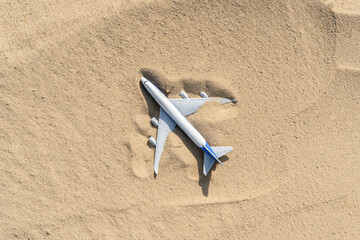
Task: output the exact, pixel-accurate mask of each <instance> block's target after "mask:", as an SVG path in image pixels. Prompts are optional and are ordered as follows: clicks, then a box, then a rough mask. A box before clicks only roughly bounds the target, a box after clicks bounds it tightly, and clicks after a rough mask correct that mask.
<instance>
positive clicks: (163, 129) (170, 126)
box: [154, 107, 176, 174]
mask: <svg viewBox="0 0 360 240" xmlns="http://www.w3.org/2000/svg"><path fill="white" fill-rule="evenodd" d="M175 127H176V123H175V122H174V121H173V120H172V119H171V117H170V116H169V115H168V114H167V113H166V112H165V110H164V109H163V108H162V107H160V114H159V125H158V131H157V137H156V149H155V160H154V171H155V173H156V174H158V170H159V163H160V157H161V153H162V151H163V149H164V145H165V142H166V138H167V136H168V134H169V133H170V132H171V131H173V130H174V128H175Z"/></svg>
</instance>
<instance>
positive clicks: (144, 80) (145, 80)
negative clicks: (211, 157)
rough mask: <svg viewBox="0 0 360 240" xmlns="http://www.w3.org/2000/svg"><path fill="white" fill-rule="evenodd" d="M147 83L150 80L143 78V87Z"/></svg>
mask: <svg viewBox="0 0 360 240" xmlns="http://www.w3.org/2000/svg"><path fill="white" fill-rule="evenodd" d="M147 81H148V80H147V79H146V78H144V77H141V83H142V84H143V85H145V83H146V82H147Z"/></svg>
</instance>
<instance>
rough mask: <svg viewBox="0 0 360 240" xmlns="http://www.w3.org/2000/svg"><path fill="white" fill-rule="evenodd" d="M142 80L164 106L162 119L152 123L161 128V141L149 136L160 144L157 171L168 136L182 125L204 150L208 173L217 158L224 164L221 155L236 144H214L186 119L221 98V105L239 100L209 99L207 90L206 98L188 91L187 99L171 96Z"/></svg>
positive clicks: (156, 153) (202, 93)
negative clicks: (194, 95)
mask: <svg viewBox="0 0 360 240" xmlns="http://www.w3.org/2000/svg"><path fill="white" fill-rule="evenodd" d="M141 82H142V84H143V85H144V87H145V89H146V90H147V91H148V92H149V94H150V95H151V96H152V97H153V98H154V99H155V101H156V102H157V103H158V104H159V105H160V115H159V121H157V120H156V119H155V118H152V119H151V123H153V124H154V125H155V126H157V127H158V132H157V140H156V141H155V139H154V138H153V137H150V138H149V142H150V143H151V144H153V145H154V146H155V147H156V150H155V160H154V171H155V174H158V171H159V162H160V157H161V153H162V151H163V149H164V145H165V141H166V138H167V135H168V134H169V133H170V132H171V131H173V130H174V128H175V126H176V125H178V126H179V127H180V128H181V129H182V130H183V131H184V132H185V134H186V135H187V136H188V137H189V138H190V139H191V140H192V141H193V142H194V143H195V144H196V145H197V146H198V147H199V148H201V150H203V151H204V153H205V154H204V168H203V173H204V175H205V176H206V175H207V174H208V172H209V171H210V169H211V167H212V165H213V164H214V163H215V161H217V162H219V163H220V164H221V165H223V164H222V163H221V162H220V160H219V158H220V157H221V156H223V155H225V154H226V153H228V152H230V151H232V150H233V148H232V147H210V146H209V144H208V143H207V142H206V140H205V139H204V137H203V136H202V135H201V134H200V133H199V132H198V131H197V130H196V129H195V128H194V126H193V125H191V123H190V122H189V121H188V120H187V119H186V118H185V117H186V116H188V115H190V114H193V113H195V112H196V111H197V110H199V108H200V107H201V106H202V105H203V104H204V103H205V102H207V101H218V102H220V103H221V104H226V103H231V102H236V100H235V99H234V100H229V99H226V98H209V97H208V96H207V94H206V93H204V92H201V93H200V95H201V96H202V98H189V97H188V95H187V94H186V93H185V91H182V92H181V93H180V95H181V96H182V97H183V99H168V98H167V97H166V96H165V95H164V94H163V93H162V92H161V91H160V90H159V89H158V88H157V87H156V86H155V85H154V84H153V83H152V82H150V81H149V80H147V79H146V78H144V77H142V78H141Z"/></svg>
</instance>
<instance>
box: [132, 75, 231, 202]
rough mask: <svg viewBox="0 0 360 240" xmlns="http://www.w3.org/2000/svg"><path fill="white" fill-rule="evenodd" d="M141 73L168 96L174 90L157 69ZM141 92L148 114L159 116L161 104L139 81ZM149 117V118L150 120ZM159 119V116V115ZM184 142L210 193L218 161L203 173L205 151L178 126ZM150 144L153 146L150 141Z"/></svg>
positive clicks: (200, 180)
mask: <svg viewBox="0 0 360 240" xmlns="http://www.w3.org/2000/svg"><path fill="white" fill-rule="evenodd" d="M140 72H141V74H142V75H143V76H144V77H145V78H147V79H148V80H150V81H151V82H153V83H154V84H155V85H156V86H157V87H158V88H159V89H160V90H161V91H162V92H163V93H164V94H165V95H166V96H167V95H168V94H167V92H168V91H172V89H171V88H170V87H169V86H167V85H166V84H164V83H165V82H167V80H166V78H164V77H162V76H161V75H160V74H158V73H156V72H155V71H152V70H148V69H142V70H141V71H140ZM139 85H140V89H141V93H142V95H143V96H144V98H145V101H146V103H147V105H148V114H149V116H150V119H151V117H153V116H159V105H158V104H157V103H156V101H155V100H154V99H153V98H152V97H151V96H150V94H149V93H148V92H147V91H146V89H145V88H144V86H143V85H142V83H141V82H140V81H139ZM150 119H149V120H150ZM157 119H158V117H157ZM173 132H174V133H175V134H176V135H177V136H178V137H179V138H180V139H181V141H182V142H183V143H184V145H185V146H186V147H187V148H188V149H189V150H190V152H191V153H192V155H193V156H194V158H195V159H196V160H197V165H198V173H199V181H198V184H199V186H201V191H202V194H203V195H204V196H208V195H209V186H210V179H211V174H212V171H215V170H216V166H217V163H216V164H214V166H213V167H212V168H211V169H212V170H210V172H209V173H208V175H207V176H204V174H203V163H204V154H205V153H204V152H203V151H202V150H201V149H200V148H198V147H197V146H196V145H195V143H193V142H192V141H191V140H190V139H189V137H188V136H187V135H186V134H185V133H184V132H183V131H182V130H181V129H180V128H178V127H176V128H175V129H174V131H173ZM148 146H152V145H151V144H150V143H149V142H148ZM228 159H229V158H228V157H227V156H223V157H221V158H220V160H221V161H222V162H226V161H227V160H228ZM154 178H156V174H155V173H154Z"/></svg>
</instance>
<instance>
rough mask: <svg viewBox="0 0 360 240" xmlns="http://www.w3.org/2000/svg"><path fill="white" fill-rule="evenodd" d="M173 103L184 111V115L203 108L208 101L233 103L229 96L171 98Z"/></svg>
mask: <svg viewBox="0 0 360 240" xmlns="http://www.w3.org/2000/svg"><path fill="white" fill-rule="evenodd" d="M169 100H170V102H171V103H172V104H174V105H175V107H176V108H177V109H178V110H179V111H180V112H181V113H182V115H183V116H185V117H186V116H189V115H191V114H193V113H195V112H196V111H197V110H199V109H200V108H201V106H202V105H203V104H204V103H205V102H208V101H218V102H219V103H221V104H226V103H231V102H232V101H231V100H230V99H227V98H185V99H181V98H179V99H169Z"/></svg>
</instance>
